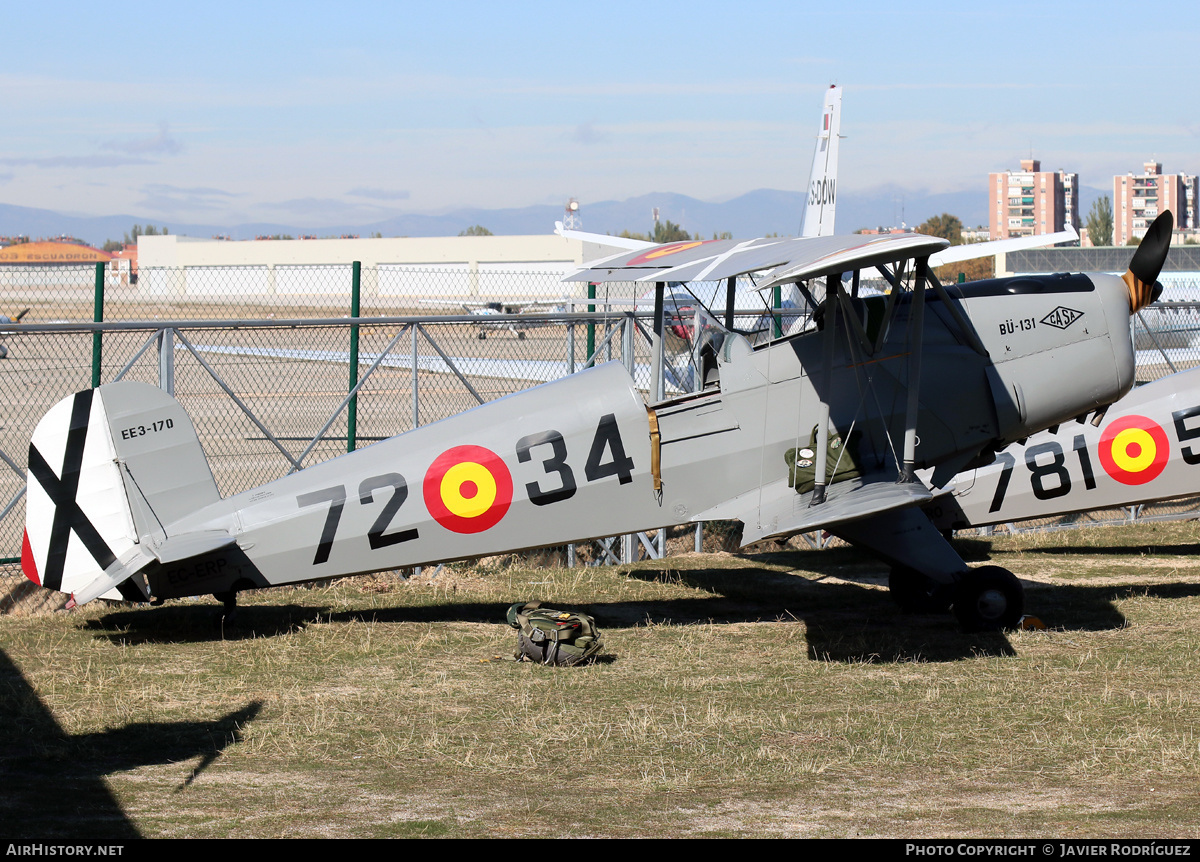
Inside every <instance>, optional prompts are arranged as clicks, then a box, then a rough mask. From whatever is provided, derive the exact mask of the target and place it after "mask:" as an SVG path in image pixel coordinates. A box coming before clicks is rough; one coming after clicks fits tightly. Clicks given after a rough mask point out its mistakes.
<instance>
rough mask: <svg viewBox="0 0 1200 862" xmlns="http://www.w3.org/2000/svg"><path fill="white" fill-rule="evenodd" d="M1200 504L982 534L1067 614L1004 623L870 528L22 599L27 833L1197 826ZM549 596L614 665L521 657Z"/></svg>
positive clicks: (1114, 831) (839, 831)
mask: <svg viewBox="0 0 1200 862" xmlns="http://www.w3.org/2000/svg"><path fill="white" fill-rule="evenodd" d="M1195 530H1196V527H1195V525H1194V524H1192V523H1172V524H1156V525H1143V526H1137V527H1114V528H1093V529H1089V530H1084V531H1077V532H1059V533H1050V534H1039V535H1032V536H1021V537H1016V538H995V539H988V540H985V539H971V540H964V541H961V542H959V543H958V545H959V548H960V550H962V552H963V553H964V555H965V556H966V557H967V558H968V559H970V560H972V561H982V560H984V559H991V560H993V561H995V562H996V563H998V564H999V565H1003V566H1005V567H1007V568H1010V569H1012V570H1013V571H1014V572H1016V573H1017V574H1018V575H1020V576H1021V577H1022V578H1023V579H1024V580H1025V583H1026V586H1027V610H1028V612H1029V613H1031V614H1035V615H1036V616H1038V617H1039V618H1040V619H1041V620H1042V621H1044V623H1045V624H1046V626H1047V628H1046V629H1045V630H1042V631H1019V632H1009V633H1004V634H1000V633H992V634H975V635H964V634H961V633H959V631H958V630H957V628H956V626H955V624H954V622H953V618H952V617H950V616H949V615H946V616H906V615H903V614H901V613H900V612H899V611H898V610H896V609H895V608H894V607H893V605H892V603H891V602H890V600H889V597H888V595H887V592H886V590H885V589H884V588H883V586H882V584H883V581H884V580H885V570H884V569H883V567H881V566H880V565H879V564H878V563H876V562H874V561H872V560H871V559H869V558H867V557H865V556H863V555H861V554H859V553H858V552H857V551H854V550H851V549H848V548H834V549H829V550H825V551H786V552H779V553H772V554H758V555H747V556H737V555H728V554H706V555H689V556H683V557H677V558H672V559H670V560H669V561H667V562H665V563H663V562H656V563H641V564H637V565H635V566H632V567H628V566H627V567H622V568H612V569H528V568H518V567H512V566H506V565H503V564H502V563H499V562H497V563H494V564H491V565H488V566H477V567H474V568H468V567H465V566H460V567H457V568H454V569H452V570H447V571H444V572H443V573H442V574H440V575H438V576H437V577H436V578H432V579H430V578H422V579H416V580H413V581H409V582H406V583H402V582H399V581H395V580H391V579H389V578H386V577H382V576H381V577H375V578H366V579H362V578H360V579H353V580H346V581H342V582H340V583H337V584H334V585H332V586H327V587H321V588H317V589H294V590H275V591H268V592H262V593H256V594H243V601H242V608H241V610H240V612H239V619H238V627H237V628H236V629H233V630H226V631H221V630H220V629H218V628H215V627H214V625H213V619H214V613H215V610H216V605H215V603H214V602H212V600H211V599H208V600H205V601H199V600H197V601H195V602H184V603H176V604H171V605H167V606H164V607H161V608H131V607H121V606H104V605H102V603H99V602H97V603H95V604H94V606H93V605H89V606H87V607H86V608H84V609H81V610H77V611H74V612H70V613H56V614H41V615H34V616H24V617H20V616H8V617H4V618H0V648H2V649H3V662H2V665H0V681H2V683H0V684H2V685H3V697H2V698H0V720H2V722H3V734H2V735H0V740H2V742H0V752H2V758H3V759H2V764H3V771H4V775H5V779H4V784H3V788H4V789H3V791H0V834H4V835H8V836H13V837H17V836H21V837H39V838H50V837H59V838H65V837H69V836H75V837H88V838H98V837H101V836H106V835H111V836H115V837H120V836H131V835H134V834H141V835H145V836H170V837H218V836H247V837H248V836H255V837H293V836H294V837H301V836H332V837H338V836H364V837H365V836H398V837H403V836H449V837H478V836H490V837H501V836H512V837H518V836H541V837H549V836H581V835H589V836H672V837H673V836H680V837H684V836H725V837H729V836H746V837H751V836H754V837H758V836H798V837H800V836H820V837H840V836H889V837H909V836H911V837H937V836H978V837H996V836H1039V837H1049V836H1054V837H1093V836H1103V837H1118V836H1120V837H1147V838H1148V837H1184V836H1186V837H1193V838H1195V837H1198V836H1200V799H1198V796H1197V779H1198V778H1200V725H1198V722H1197V718H1196V712H1197V704H1198V702H1200V558H1198V557H1197V556H1196V555H1197V552H1198V551H1200V544H1198V543H1197V540H1196V538H1195ZM528 599H541V600H543V601H548V602H557V603H563V604H569V605H578V606H583V607H585V608H586V609H588V610H589V611H590V612H591V613H593V614H594V615H595V616H596V618H597V621H598V623H599V624H600V626H601V627H602V629H603V631H604V633H605V638H606V650H605V656H604V658H603V659H602V660H601V661H599V662H598V663H596V664H595V665H592V666H590V667H585V668H574V669H554V668H545V667H541V666H535V665H529V664H517V663H515V662H513V661H511V660H508V656H509V655H510V654H511V651H512V647H513V644H514V641H515V635H514V633H513V631H512V630H511V629H510V628H508V627H507V625H506V624H505V623H504V619H503V616H504V610H505V608H506V607H507V605H508V604H510V603H512V602H515V601H524V600H528Z"/></svg>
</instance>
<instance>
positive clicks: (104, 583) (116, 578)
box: [71, 545, 154, 605]
mask: <svg viewBox="0 0 1200 862" xmlns="http://www.w3.org/2000/svg"><path fill="white" fill-rule="evenodd" d="M152 562H154V557H153V556H151V555H150V554H149V553H148V552H147V549H146V548H144V547H143V546H141V545H134V546H133V547H132V548H130V549H129V550H128V551H126V552H125V553H123V554H122V555H121V556H120V557H118V558H117V559H116V560H114V561H113V563H112V564H111V565H110V566H109V567H108V568H107V569H105V570H104V572H103V574H101V575H100V576H99V577H97V578H95V579H94V580H93V581H91V582H90V583H89V584H88V585H87V586H85V587H83V588H82V589H79V590H75V592H74V593H72V594H71V598H72V599H74V601H75V604H77V605H82V604H87V603H88V602H90V601H91V600H92V599H95V598H99V597H100V596H102V595H104V594H105V593H107V592H108V591H109V590H111V589H113V588H114V587H116V586H118V585H119V584H121V583H122V582H124V581H125V580H126V579H127V578H131V577H133V576H134V575H136V574H137V573H138V572H140V571H141V570H142V569H144V568H145V567H146V566H147V565H149V564H150V563H152Z"/></svg>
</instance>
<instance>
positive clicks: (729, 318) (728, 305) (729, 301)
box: [725, 275, 737, 332]
mask: <svg viewBox="0 0 1200 862" xmlns="http://www.w3.org/2000/svg"><path fill="white" fill-rule="evenodd" d="M736 284H737V276H736V275H731V276H729V278H727V279H725V328H726V329H728V330H729V331H730V332H733V302H734V293H735V292H736V291H735V289H734V286H735V285H736Z"/></svg>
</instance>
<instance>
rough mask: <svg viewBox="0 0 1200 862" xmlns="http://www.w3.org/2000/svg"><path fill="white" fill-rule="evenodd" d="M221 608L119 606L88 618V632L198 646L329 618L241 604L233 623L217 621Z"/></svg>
mask: <svg viewBox="0 0 1200 862" xmlns="http://www.w3.org/2000/svg"><path fill="white" fill-rule="evenodd" d="M221 611H222V606H221V605H220V604H217V603H216V602H214V603H213V604H212V605H167V606H164V607H158V608H155V607H150V606H147V605H142V606H140V607H133V608H129V607H123V608H122V609H121V610H115V611H113V612H112V613H108V614H105V615H104V616H102V617H98V618H96V619H92V620H88V621H87V623H86V624H85V625H86V627H87V629H89V630H90V631H92V632H94V633H95V634H96V636H97V637H103V638H107V639H108V640H110V641H112V642H113V643H116V644H122V643H124V644H131V645H136V644H148V643H151V644H152V643H180V642H186V643H201V642H204V641H221V640H226V641H230V640H251V639H253V638H261V637H277V636H279V635H286V634H289V633H291V632H296V631H301V630H303V629H304V628H306V627H307V626H309V625H311V624H312V623H315V622H318V621H320V620H322V619H325V618H327V617H328V616H329V610H328V608H322V607H313V606H305V605H296V604H288V605H243V606H240V607H239V608H238V610H237V615H236V617H235V620H234V622H232V623H225V622H222V620H221Z"/></svg>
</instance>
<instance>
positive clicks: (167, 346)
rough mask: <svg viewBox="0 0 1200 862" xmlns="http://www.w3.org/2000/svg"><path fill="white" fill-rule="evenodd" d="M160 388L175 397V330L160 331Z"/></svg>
mask: <svg viewBox="0 0 1200 862" xmlns="http://www.w3.org/2000/svg"><path fill="white" fill-rule="evenodd" d="M158 388H159V389H161V390H162V391H163V392H165V393H167V394H168V395H170V396H171V397H172V398H174V397H175V330H174V329H164V330H162V331H161V332H160V333H158Z"/></svg>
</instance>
